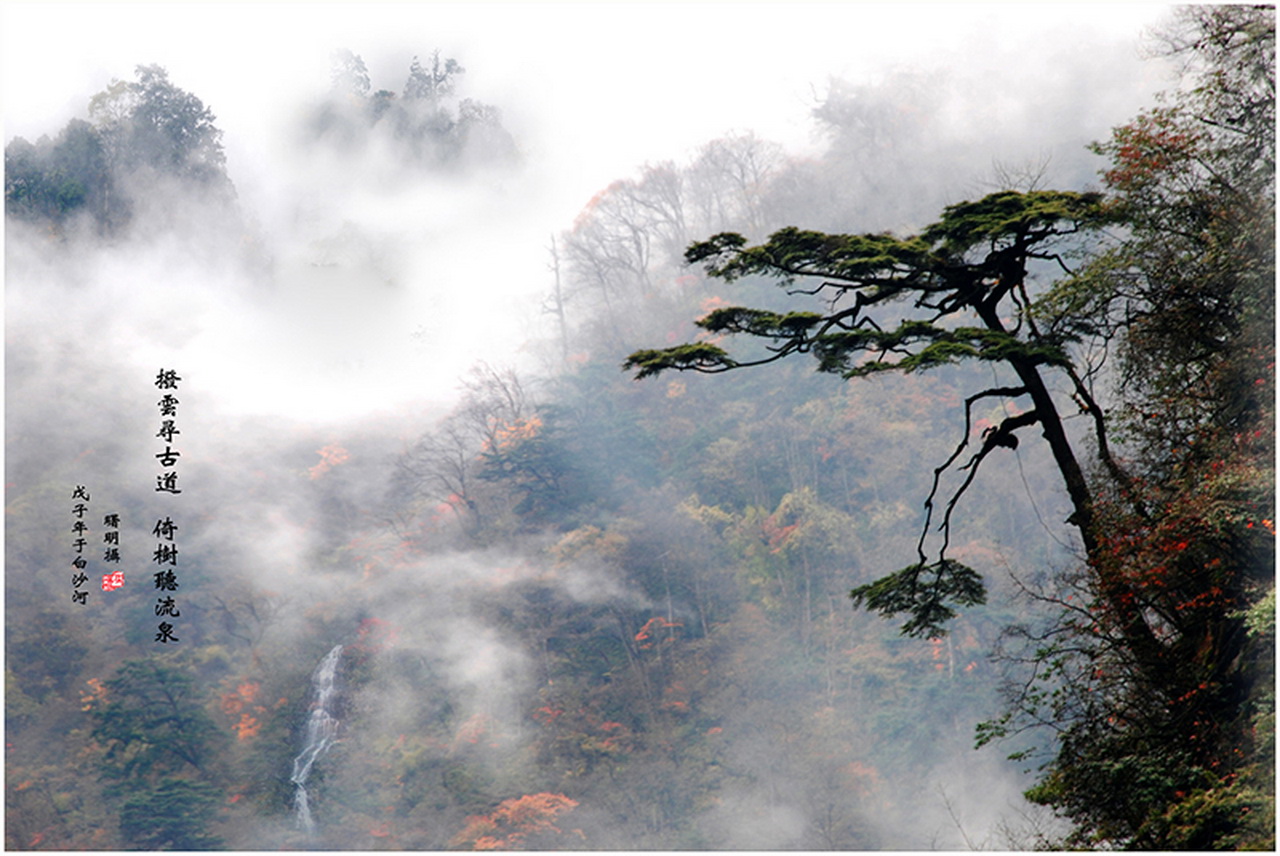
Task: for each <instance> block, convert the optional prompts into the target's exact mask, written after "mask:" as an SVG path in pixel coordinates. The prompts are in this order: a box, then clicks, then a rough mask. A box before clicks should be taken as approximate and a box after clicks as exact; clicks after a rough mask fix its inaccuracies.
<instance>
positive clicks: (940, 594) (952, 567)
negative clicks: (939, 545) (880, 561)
mask: <svg viewBox="0 0 1280 856" xmlns="http://www.w3.org/2000/svg"><path fill="white" fill-rule="evenodd" d="M849 596H850V597H851V598H853V602H854V603H855V604H857V605H858V606H866V608H867V609H872V610H875V611H876V612H879V613H880V614H881V615H883V616H886V617H889V616H894V615H900V614H902V613H907V614H909V615H910V616H911V617H910V618H909V619H908V620H907V621H906V622H904V623H903V625H902V632H903V633H904V634H906V635H908V636H916V637H938V636H945V635H946V632H947V631H946V628H945V626H944V625H945V624H946V623H947V622H948V621H950V620H951V619H952V618H955V616H956V612H955V610H954V609H952V608H951V606H949V605H948V604H949V603H951V604H955V605H956V606H977V605H980V604H983V603H986V602H987V590H986V586H984V585H983V583H982V576H981V575H980V574H978V572H977V571H975V570H973V569H972V568H970V567H967V566H965V565H962V564H960V563H959V562H957V561H954V560H952V559H944V560H941V561H938V562H934V563H933V564H930V565H925V564H923V563H919V564H915V565H910V566H909V567H906V568H903V569H902V570H900V571H897V572H896V573H893V574H890V575H889V576H887V577H882V578H880V579H878V580H876V581H875V582H873V583H868V584H867V585H863V586H858V587H857V588H855V589H853V591H851V592H850V593H849Z"/></svg>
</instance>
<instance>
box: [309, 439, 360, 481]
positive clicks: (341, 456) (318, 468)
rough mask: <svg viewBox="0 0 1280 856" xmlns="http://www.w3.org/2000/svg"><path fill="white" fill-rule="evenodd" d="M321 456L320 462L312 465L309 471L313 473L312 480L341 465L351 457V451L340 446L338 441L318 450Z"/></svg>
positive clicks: (317, 452)
mask: <svg viewBox="0 0 1280 856" xmlns="http://www.w3.org/2000/svg"><path fill="white" fill-rule="evenodd" d="M316 454H317V455H319V456H320V463H318V464H316V465H315V466H314V467H311V468H310V469H308V470H307V472H308V473H309V474H310V475H311V480H312V481H315V480H316V479H318V478H320V477H321V476H322V475H324V474H325V473H327V472H329V470H331V469H333V468H334V467H337V466H341V465H342V464H345V463H346V462H347V461H349V460H350V459H351V453H350V452H348V451H347V450H346V449H344V448H342V447H341V446H339V445H338V444H337V443H330V444H329V445H327V446H325V447H324V448H323V449H319V450H317V451H316Z"/></svg>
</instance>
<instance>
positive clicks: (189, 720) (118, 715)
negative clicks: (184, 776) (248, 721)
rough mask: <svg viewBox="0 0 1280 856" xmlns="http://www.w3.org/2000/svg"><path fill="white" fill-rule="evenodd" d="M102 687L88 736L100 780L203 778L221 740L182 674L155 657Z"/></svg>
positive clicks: (126, 667)
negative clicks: (98, 757)
mask: <svg viewBox="0 0 1280 856" xmlns="http://www.w3.org/2000/svg"><path fill="white" fill-rule="evenodd" d="M103 684H104V686H105V687H106V700H105V701H104V702H101V703H99V704H97V705H95V706H94V708H93V710H92V714H91V715H92V717H93V719H94V728H93V731H92V732H91V736H92V738H93V739H94V740H96V741H98V742H99V743H100V744H101V745H102V747H103V750H104V751H103V756H102V772H103V774H104V775H106V776H109V777H111V778H118V779H132V778H146V777H149V776H151V775H152V774H154V773H170V772H174V773H176V772H192V771H198V772H208V770H209V765H210V764H212V763H213V762H214V760H215V758H216V755H217V753H218V750H219V744H220V743H221V742H223V738H222V736H221V734H220V732H219V731H218V729H217V727H216V726H215V725H214V723H213V720H212V719H211V718H210V717H209V714H208V713H206V712H205V709H204V706H203V698H202V697H201V695H200V693H199V692H198V691H197V689H196V687H195V681H194V680H193V679H192V677H191V676H190V675H189V674H188V673H187V672H186V671H185V670H184V669H183V668H181V667H180V666H178V665H176V664H175V663H173V662H171V661H168V660H166V659H165V658H162V657H159V656H155V657H151V658H148V659H145V660H128V661H126V662H125V663H124V664H123V665H122V666H120V668H119V669H118V670H117V672H116V675H115V677H113V678H111V679H110V680H107V681H104V682H103Z"/></svg>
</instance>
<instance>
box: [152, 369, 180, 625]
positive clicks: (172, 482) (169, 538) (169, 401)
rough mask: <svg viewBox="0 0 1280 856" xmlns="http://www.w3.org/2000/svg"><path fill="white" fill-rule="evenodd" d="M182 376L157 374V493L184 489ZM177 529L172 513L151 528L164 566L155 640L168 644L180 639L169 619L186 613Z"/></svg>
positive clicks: (159, 562) (167, 371)
mask: <svg viewBox="0 0 1280 856" xmlns="http://www.w3.org/2000/svg"><path fill="white" fill-rule="evenodd" d="M180 380H182V378H181V377H179V376H178V373H177V372H176V371H174V370H173V369H161V370H160V372H159V373H158V374H157V375H156V388H157V389H159V390H160V391H161V392H162V393H163V395H162V396H161V398H160V400H159V401H158V402H156V406H157V407H158V408H159V409H160V430H159V431H158V432H157V433H156V436H157V437H159V438H160V439H161V440H163V441H164V451H163V452H160V453H159V454H157V455H156V460H157V461H158V462H159V464H160V467H161V468H162V472H160V473H159V474H158V475H157V476H156V493H162V494H169V495H171V496H174V495H177V494H180V493H182V490H181V489H180V488H179V487H178V470H177V466H178V458H179V457H181V456H182V453H181V452H179V451H178V450H177V449H175V448H173V438H174V435H176V434H181V433H182V432H181V431H179V430H178V427H177V419H178V398H177V396H176V395H174V394H173V393H174V392H176V391H177V389H178V381H180ZM177 532H178V525H177V524H176V523H174V522H173V518H172V517H171V516H169V515H165V517H164V518H163V519H158V520H156V525H155V527H154V528H153V529H152V530H151V534H152V535H154V536H155V538H156V549H155V552H154V554H152V561H153V562H155V564H157V565H159V566H160V570H158V571H156V572H155V587H156V589H157V591H158V592H159V596H157V598H156V606H155V612H156V616H157V617H158V618H160V619H161V621H160V624H159V626H158V627H157V628H156V640H155V641H157V642H162V643H166V644H167V643H169V642H178V641H180V640H179V639H178V637H177V636H175V635H174V625H173V624H171V623H170V622H169V621H168V620H167V619H169V618H177V617H178V616H179V615H181V614H182V613H181V612H179V611H178V606H177V602H176V600H175V598H174V597H173V595H172V594H170V592H175V591H177V590H178V572H177V565H178V545H177Z"/></svg>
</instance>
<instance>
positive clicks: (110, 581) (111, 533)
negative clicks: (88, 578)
mask: <svg viewBox="0 0 1280 856" xmlns="http://www.w3.org/2000/svg"><path fill="white" fill-rule="evenodd" d="M102 528H103V532H102V543H103V548H102V561H103V562H106V563H118V562H119V561H120V515H119V514H114V513H113V514H107V515H105V516H104V517H103V518H102ZM123 585H124V571H115V572H113V573H110V574H103V575H102V590H103V591H115V590H116V589H118V588H120V587H121V586H123Z"/></svg>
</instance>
